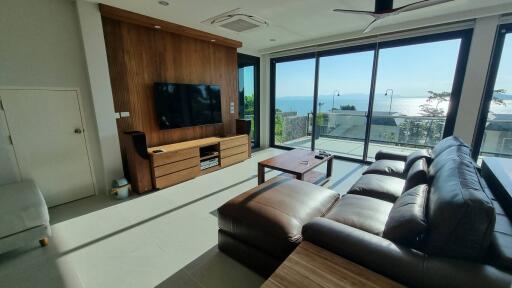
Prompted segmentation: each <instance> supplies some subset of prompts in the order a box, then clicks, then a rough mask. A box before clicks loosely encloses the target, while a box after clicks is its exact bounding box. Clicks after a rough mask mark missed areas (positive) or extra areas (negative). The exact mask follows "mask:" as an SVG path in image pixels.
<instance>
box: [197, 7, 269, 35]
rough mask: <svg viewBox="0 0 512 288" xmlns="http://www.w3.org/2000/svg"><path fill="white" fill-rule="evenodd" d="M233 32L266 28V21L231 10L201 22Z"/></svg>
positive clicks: (238, 10)
mask: <svg viewBox="0 0 512 288" xmlns="http://www.w3.org/2000/svg"><path fill="white" fill-rule="evenodd" d="M202 23H205V24H209V25H214V26H218V27H221V28H224V29H228V30H230V31H234V32H245V31H249V30H255V29H258V28H261V27H266V26H268V21H267V20H265V19H262V18H260V17H256V16H253V15H249V14H245V13H241V12H240V9H235V10H231V11H228V12H225V13H222V14H220V15H217V16H214V17H212V18H209V19H206V20H204V21H202Z"/></svg>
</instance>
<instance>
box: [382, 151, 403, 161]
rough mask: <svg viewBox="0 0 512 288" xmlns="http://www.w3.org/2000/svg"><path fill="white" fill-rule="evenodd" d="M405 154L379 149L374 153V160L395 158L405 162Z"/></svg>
mask: <svg viewBox="0 0 512 288" xmlns="http://www.w3.org/2000/svg"><path fill="white" fill-rule="evenodd" d="M407 155H408V154H404V153H396V152H390V151H384V150H379V151H377V153H375V160H377V161H378V160H396V161H402V162H405V160H407Z"/></svg>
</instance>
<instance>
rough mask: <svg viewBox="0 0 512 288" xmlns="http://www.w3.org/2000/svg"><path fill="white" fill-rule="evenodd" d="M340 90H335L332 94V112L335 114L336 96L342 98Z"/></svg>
mask: <svg viewBox="0 0 512 288" xmlns="http://www.w3.org/2000/svg"><path fill="white" fill-rule="evenodd" d="M340 93H341V92H340V90H334V91H333V92H332V108H331V111H332V112H334V96H341V94H340Z"/></svg>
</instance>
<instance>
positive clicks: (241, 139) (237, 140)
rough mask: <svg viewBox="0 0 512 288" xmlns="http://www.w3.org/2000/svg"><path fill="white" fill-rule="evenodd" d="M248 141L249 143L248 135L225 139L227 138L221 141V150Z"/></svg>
mask: <svg viewBox="0 0 512 288" xmlns="http://www.w3.org/2000/svg"><path fill="white" fill-rule="evenodd" d="M248 143H249V139H248V138H247V135H242V136H236V137H233V138H230V139H225V140H222V141H220V150H224V149H228V148H232V147H236V146H240V145H243V144H248Z"/></svg>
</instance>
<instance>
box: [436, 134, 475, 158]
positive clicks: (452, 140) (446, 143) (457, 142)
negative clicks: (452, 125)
mask: <svg viewBox="0 0 512 288" xmlns="http://www.w3.org/2000/svg"><path fill="white" fill-rule="evenodd" d="M455 146H462V147H466V148H468V149H469V148H470V147H469V146H468V145H467V144H466V143H464V141H462V139H460V138H459V137H457V136H450V137H446V138H444V139H443V140H441V141H439V143H437V145H436V146H434V148H432V153H431V154H432V158H434V159H435V158H436V157H438V156H439V155H441V153H443V152H444V151H446V150H447V149H450V148H452V147H455Z"/></svg>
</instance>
